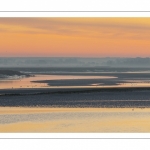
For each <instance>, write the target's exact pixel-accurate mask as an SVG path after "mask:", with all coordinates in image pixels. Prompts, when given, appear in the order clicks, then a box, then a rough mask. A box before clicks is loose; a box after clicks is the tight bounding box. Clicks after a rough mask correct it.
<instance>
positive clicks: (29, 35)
mask: <svg viewBox="0 0 150 150" xmlns="http://www.w3.org/2000/svg"><path fill="white" fill-rule="evenodd" d="M2 56H4V57H7V56H8V57H19V56H35V57H39V56H44V57H45V56H46V57H61V56H63V57H138V56H139V57H150V18H0V57H2Z"/></svg>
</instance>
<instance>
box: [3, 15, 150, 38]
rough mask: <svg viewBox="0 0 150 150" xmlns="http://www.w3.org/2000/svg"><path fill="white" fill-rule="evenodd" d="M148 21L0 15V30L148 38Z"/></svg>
mask: <svg viewBox="0 0 150 150" xmlns="http://www.w3.org/2000/svg"><path fill="white" fill-rule="evenodd" d="M140 19H141V21H140ZM143 20H144V21H143ZM146 21H147V23H145V22H146ZM143 22H144V23H143ZM149 22H150V18H143V19H142V18H138V19H136V18H0V25H1V26H3V28H2V27H1V30H0V32H15V33H16V32H19V33H20V32H22V33H28V34H56V35H66V36H84V37H96V38H97V37H98V38H109V37H110V38H135V39H145V38H150V23H149Z"/></svg>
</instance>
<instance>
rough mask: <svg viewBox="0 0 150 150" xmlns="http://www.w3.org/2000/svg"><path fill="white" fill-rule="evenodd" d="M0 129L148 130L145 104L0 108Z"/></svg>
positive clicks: (149, 122)
mask: <svg viewBox="0 0 150 150" xmlns="http://www.w3.org/2000/svg"><path fill="white" fill-rule="evenodd" d="M0 120H1V121H0V132H5V133H6V132H12V133H13V132H15V133H16V132H21V133H24V132H31V133H34V132H38V133H41V132H43V133H45V132H46V133H49V132H50V133H67V132H69V133H75V132H77V133H79V132H80V133H110V132H111V133H116V132H117V133H119V132H120V133H122V132H124V133H136V132H138V133H143V132H150V128H149V126H150V109H149V108H145V109H141V108H134V109H132V108H21V107H20V108H18V107H17V108H10V107H5V108H4V107H2V108H0Z"/></svg>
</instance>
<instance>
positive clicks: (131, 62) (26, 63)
mask: <svg viewBox="0 0 150 150" xmlns="http://www.w3.org/2000/svg"><path fill="white" fill-rule="evenodd" d="M0 67H6V68H7V67H129V68H131V67H141V68H149V67H150V57H145V58H142V57H135V58H129V57H124V58H122V57H101V58H98V57H97V58H94V57H0Z"/></svg>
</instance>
